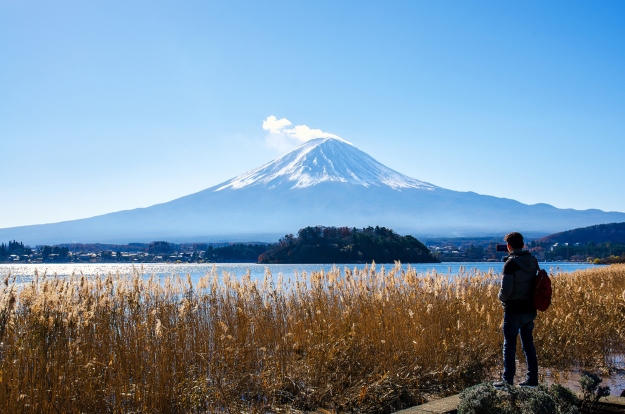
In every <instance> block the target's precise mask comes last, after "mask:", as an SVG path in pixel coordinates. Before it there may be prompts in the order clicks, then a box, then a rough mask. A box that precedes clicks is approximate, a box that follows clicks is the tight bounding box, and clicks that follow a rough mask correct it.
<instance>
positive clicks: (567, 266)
mask: <svg viewBox="0 0 625 414" xmlns="http://www.w3.org/2000/svg"><path fill="white" fill-rule="evenodd" d="M335 266H336V267H337V268H339V269H341V270H344V269H345V268H347V269H354V268H357V269H363V268H364V267H365V266H367V265H365V264H338V265H333V264H274V265H264V264H257V263H203V264H196V263H193V264H171V263H143V264H134V265H133V264H129V263H90V264H83V263H37V264H0V276H1V277H2V278H4V277H5V276H6V275H8V274H11V276H12V277H15V278H16V281H17V282H18V283H25V282H28V281H30V280H32V278H33V277H34V275H35V271H37V272H39V275H40V276H42V275H43V274H44V273H45V274H46V275H48V276H52V275H55V274H56V275H57V276H69V275H71V274H72V273H76V274H81V273H82V274H84V275H86V276H95V275H107V274H109V273H111V274H117V273H119V274H121V275H124V274H132V273H133V272H134V271H138V272H140V273H141V274H143V275H145V276H151V275H155V276H157V277H159V278H165V277H168V276H172V275H181V276H184V275H187V274H189V275H191V279H192V280H193V283H197V281H198V280H199V279H200V278H201V277H202V276H205V275H206V274H208V273H211V272H212V269H213V267H215V269H216V271H217V274H219V275H223V274H224V272H227V273H229V274H230V275H231V276H234V277H236V278H237V279H238V278H241V277H243V276H244V275H245V274H246V273H247V272H248V271H249V273H250V277H251V279H252V280H262V279H263V277H264V275H265V270H268V271H269V272H270V273H271V274H272V275H273V276H274V277H277V276H279V275H280V274H282V275H283V276H284V277H285V278H290V277H292V276H294V275H295V273H299V274H301V273H303V272H306V273H307V274H310V273H312V272H316V271H320V270H324V271H329V270H331V269H332V268H333V267H335ZM376 266H377V268H378V269H381V268H382V267H384V268H385V269H389V268H391V267H393V265H392V264H378V265H376ZM408 266H411V267H412V268H414V269H416V270H417V272H419V273H426V272H432V271H436V273H440V274H448V275H450V276H453V275H456V274H458V272H459V271H460V269H461V268H462V269H464V270H466V271H468V272H471V271H482V272H488V271H494V272H499V271H501V267H502V264H501V263H497V262H488V263H484V262H447V263H421V264H412V265H408V264H402V267H403V268H407V267H408ZM541 267H543V268H545V269H551V272H554V271H556V270H561V271H563V272H572V271H575V270H580V269H587V268H590V267H596V266H595V265H592V264H588V263H567V262H557V263H542V264H541Z"/></svg>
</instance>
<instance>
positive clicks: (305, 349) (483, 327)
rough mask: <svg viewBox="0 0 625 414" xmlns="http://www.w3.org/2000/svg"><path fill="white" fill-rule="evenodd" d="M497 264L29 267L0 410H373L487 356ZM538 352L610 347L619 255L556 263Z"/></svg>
mask: <svg viewBox="0 0 625 414" xmlns="http://www.w3.org/2000/svg"><path fill="white" fill-rule="evenodd" d="M498 282H499V275H498V274H495V273H479V272H472V271H464V272H462V273H461V274H460V275H459V276H457V277H455V278H453V280H452V279H451V278H450V277H449V275H442V274H435V273H429V274H417V273H416V272H415V270H414V269H411V268H407V269H406V268H403V269H402V267H401V266H399V265H397V266H395V267H392V268H391V269H387V270H385V269H384V268H381V269H379V268H376V266H374V265H373V266H371V267H368V268H366V269H364V270H345V271H344V272H341V271H340V270H339V269H335V270H333V271H331V272H327V273H324V272H320V273H313V274H311V275H306V274H303V275H298V276H297V277H296V278H293V279H292V280H291V281H290V282H285V283H283V282H282V281H281V280H280V278H273V277H271V275H269V274H268V275H266V278H265V281H264V282H254V281H251V280H250V278H249V275H248V276H246V277H243V278H242V280H238V281H237V280H234V279H233V278H232V277H231V276H229V275H227V274H225V275H223V276H220V275H218V274H217V273H216V271H213V273H212V274H209V275H207V276H206V277H204V278H202V279H201V280H200V281H199V283H198V284H197V285H193V284H192V283H191V280H190V279H189V278H186V279H181V278H180V277H172V278H169V279H167V280H165V281H164V282H162V283H159V281H158V280H156V279H155V278H149V279H146V278H143V277H142V275H140V274H139V273H134V274H132V275H107V276H99V277H86V276H83V275H74V276H72V277H69V278H57V277H48V276H45V275H43V276H37V277H36V278H35V279H34V280H33V281H32V283H29V284H28V285H26V286H22V287H21V288H20V289H19V290H17V289H15V286H13V285H12V284H10V283H8V281H7V283H6V284H5V285H4V288H3V291H2V297H1V298H0V323H1V324H2V325H1V326H0V333H2V337H1V338H0V341H1V342H2V344H1V345H0V364H1V371H0V411H2V412H42V413H48V412H49V413H56V412H63V413H84V412H112V413H130V412H146V413H147V412H149V413H157V412H159V413H171V412H184V413H187V412H227V413H235V412H243V411H245V412H271V411H272V410H277V409H278V407H290V408H292V409H299V410H311V409H317V408H325V409H328V410H336V411H341V412H349V411H361V412H362V411H371V412H375V411H376V410H379V409H380V407H383V406H384V405H386V406H388V407H391V408H399V407H402V406H406V405H411V404H414V403H416V402H419V401H420V400H422V399H423V398H424V397H426V396H427V395H428V394H445V393H450V392H454V391H457V390H460V389H461V388H464V387H465V386H467V385H472V384H475V383H477V382H480V381H482V380H484V379H486V378H488V377H489V375H492V372H493V371H494V370H496V368H497V367H498V366H499V365H500V364H501V357H500V354H501V345H502V339H501V336H502V335H501V333H500V324H501V317H502V310H501V305H500V304H499V302H498V300H497V291H498ZM553 283H554V291H555V298H554V303H553V305H552V307H551V308H550V309H549V310H548V311H547V312H546V313H544V314H541V315H540V316H539V319H538V321H537V329H536V335H535V336H536V342H537V346H538V349H539V361H540V363H541V364H542V365H549V366H554V367H570V366H573V365H579V364H584V365H590V366H592V367H609V365H610V364H611V363H612V362H613V361H612V360H611V358H612V357H613V356H614V355H616V354H619V353H623V352H625V349H624V348H625V332H624V323H623V321H624V320H625V266H624V265H620V266H617V265H613V266H610V267H608V268H601V269H593V270H587V271H580V272H575V273H571V274H557V275H556V276H555V277H554V278H553Z"/></svg>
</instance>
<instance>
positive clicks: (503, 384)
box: [493, 381, 512, 390]
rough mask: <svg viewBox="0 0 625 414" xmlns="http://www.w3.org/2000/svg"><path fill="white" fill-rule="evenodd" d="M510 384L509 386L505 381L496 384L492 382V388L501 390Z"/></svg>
mask: <svg viewBox="0 0 625 414" xmlns="http://www.w3.org/2000/svg"><path fill="white" fill-rule="evenodd" d="M511 385H512V384H510V383H509V382H506V381H497V382H493V387H495V388H497V389H498V390H501V389H503V388H506V387H509V386H511Z"/></svg>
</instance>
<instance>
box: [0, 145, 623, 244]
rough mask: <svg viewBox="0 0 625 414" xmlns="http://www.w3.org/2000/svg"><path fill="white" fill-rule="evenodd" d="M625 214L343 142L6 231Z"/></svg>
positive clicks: (190, 235)
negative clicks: (491, 184)
mask: <svg viewBox="0 0 625 414" xmlns="http://www.w3.org/2000/svg"><path fill="white" fill-rule="evenodd" d="M611 222H625V213H620V212H604V211H601V210H573V209H558V208H555V207H553V206H551V205H548V204H534V205H527V204H523V203H520V202H518V201H515V200H511V199H505V198H498V197H493V196H487V195H480V194H477V193H474V192H459V191H452V190H447V189H444V188H441V187H438V186H436V185H433V184H430V183H426V182H423V181H419V180H417V179H414V178H410V177H408V176H405V175H403V174H400V173H399V172H397V171H394V170H392V169H390V168H388V167H386V166H384V165H382V164H381V163H379V162H378V161H376V160H375V159H373V158H372V157H371V156H369V155H367V154H366V153H364V152H362V151H360V150H359V149H358V148H356V147H355V146H353V145H352V144H350V143H348V142H346V141H343V140H341V139H337V138H318V139H313V140H310V141H308V142H306V143H304V144H303V145H301V146H299V147H298V148H296V149H295V150H293V151H291V152H289V153H288V154H286V155H284V156H282V157H280V158H277V159H275V160H274V161H272V162H269V163H268V164H265V165H263V166H261V167H259V168H256V169H253V170H251V171H249V172H246V173H244V174H242V175H239V176H238V177H235V178H232V179H231V180H228V181H226V182H224V183H221V184H218V185H216V186H214V187H211V188H207V189H205V190H203V191H200V192H198V193H195V194H190V195H188V196H185V197H181V198H178V199H175V200H172V201H169V202H167V203H163V204H157V205H154V206H151V207H147V208H138V209H134V210H125V211H119V212H115V213H109V214H105V215H101V216H96V217H91V218H86V219H79V220H71V221H65V222H60V223H52V224H41V225H32V226H21V227H12V228H5V229H0V240H8V239H15V240H20V241H23V242H25V243H29V244H31V245H35V244H58V243H69V242H81V243H89V242H91V243H92V242H101V243H128V242H147V241H154V240H167V241H172V242H176V241H177V242H182V241H185V242H192V241H249V240H259V241H275V240H276V239H277V238H278V237H280V236H283V235H284V234H287V233H294V232H296V231H297V230H298V229H300V228H303V227H306V226H314V225H324V226H348V227H367V226H376V225H379V226H384V227H388V228H392V229H394V230H395V231H396V232H398V233H400V234H411V235H413V236H420V237H423V236H431V237H435V236H441V237H442V236H446V237H448V236H464V235H466V236H477V235H495V234H497V235H501V234H504V233H507V232H509V231H521V232H526V233H531V234H536V235H545V234H549V233H555V232H559V231H564V230H569V229H572V228H578V227H586V226H590V225H595V224H601V223H611Z"/></svg>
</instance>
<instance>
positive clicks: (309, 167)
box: [215, 138, 438, 191]
mask: <svg viewBox="0 0 625 414" xmlns="http://www.w3.org/2000/svg"><path fill="white" fill-rule="evenodd" d="M331 181H335V182H342V183H351V184H356V185H361V186H364V187H369V186H388V187H390V188H392V189H394V190H401V189H402V188H417V189H422V190H434V189H436V188H438V187H436V186H435V185H432V184H429V183H426V182H423V181H419V180H416V179H414V178H410V177H408V176H406V175H403V174H400V173H398V172H397V171H394V170H392V169H390V168H388V167H386V166H384V165H382V164H381V163H379V162H378V161H376V160H375V159H373V158H372V157H371V156H369V155H368V154H366V153H364V152H362V151H360V150H359V149H358V148H356V147H355V146H353V145H351V144H350V143H348V142H347V141H343V140H340V139H336V138H317V139H313V140H310V141H308V142H306V143H304V144H302V145H301V146H299V147H298V148H296V149H294V150H293V151H291V152H289V153H288V154H286V155H284V156H282V157H280V158H277V159H275V160H273V161H271V162H270V163H267V164H265V165H263V166H261V167H259V168H256V169H253V170H251V171H248V172H246V173H244V174H241V175H239V176H238V177H235V178H233V179H231V180H229V181H226V182H225V183H223V184H221V185H220V186H218V188H217V189H216V190H215V191H221V190H225V189H233V190H238V189H242V188H245V187H250V186H260V185H262V186H265V187H266V188H267V189H273V188H276V187H281V186H287V187H288V188H290V189H298V188H306V187H310V186H314V185H316V184H319V183H323V182H331Z"/></svg>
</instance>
